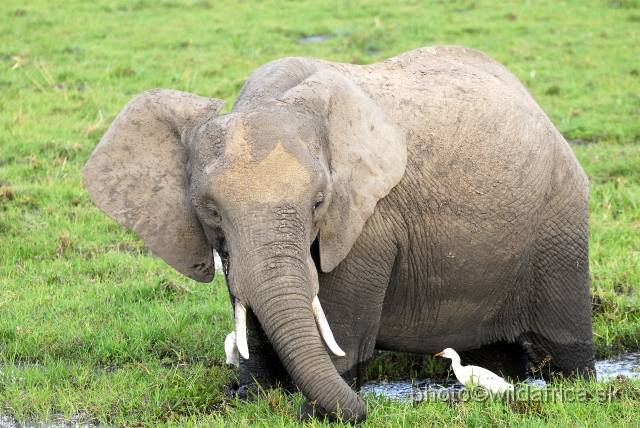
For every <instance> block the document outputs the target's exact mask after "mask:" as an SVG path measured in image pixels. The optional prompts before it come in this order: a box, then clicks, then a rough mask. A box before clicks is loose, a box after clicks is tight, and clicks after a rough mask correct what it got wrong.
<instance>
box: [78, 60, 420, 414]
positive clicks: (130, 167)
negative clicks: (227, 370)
mask: <svg viewBox="0 0 640 428" xmlns="http://www.w3.org/2000/svg"><path fill="white" fill-rule="evenodd" d="M223 104H224V102H223V101H221V100H217V99H210V98H204V97H200V96H196V95H192V94H187V93H183V92H178V91H173V90H158V89H155V90H150V91H147V92H145V93H143V94H141V95H139V96H137V97H136V98H135V99H133V100H132V101H131V102H129V103H128V104H127V105H126V107H125V108H124V109H123V110H122V112H121V113H120V114H119V115H118V116H117V118H116V119H115V121H114V122H113V123H112V124H111V126H110V127H109V129H108V130H107V132H106V134H105V135H104V137H103V138H102V140H101V141H100V144H99V145H98V147H97V148H96V149H95V151H94V153H93V154H92V156H91V158H90V159H89V161H88V162H87V164H86V165H85V167H84V170H83V178H84V183H85V185H86V187H87V188H88V190H89V192H90V194H91V197H92V199H93V201H94V203H95V204H96V205H97V206H98V207H99V208H100V209H101V210H103V211H104V212H105V213H106V214H108V215H109V216H111V217H112V218H113V219H115V220H117V221H118V222H120V223H121V224H123V225H125V226H127V227H129V228H131V229H133V231H134V232H135V233H136V234H138V236H140V237H141V238H142V239H143V240H144V241H145V242H146V243H147V245H148V246H149V248H150V249H151V250H152V251H153V252H154V253H156V254H157V255H158V256H160V257H161V258H162V259H164V260H165V261H166V262H167V263H168V264H170V265H171V266H173V267H174V268H175V269H177V270H178V271H180V272H181V273H183V274H184V275H186V276H188V277H190V278H193V279H195V280H197V281H201V282H209V281H211V280H212V279H213V276H214V266H213V258H212V248H213V249H215V250H216V251H218V252H219V253H220V254H221V255H222V256H223V258H224V259H228V261H229V262H228V263H229V264H228V272H227V279H228V286H229V290H230V293H231V295H232V298H233V299H234V300H235V309H236V340H237V343H238V348H239V349H240V352H241V354H245V355H243V357H245V358H247V357H248V358H250V356H249V355H246V353H247V348H246V336H245V334H244V330H243V329H244V327H243V325H242V324H243V316H244V310H245V308H247V309H250V310H252V311H253V312H254V313H255V315H256V316H257V318H258V320H259V321H260V323H261V325H262V327H263V329H264V331H265V333H266V334H267V337H268V338H269V340H270V342H271V343H272V344H273V346H274V348H275V350H276V351H277V353H278V356H279V357H280V359H281V361H282V362H283V364H284V366H285V368H286V369H287V371H288V372H289V374H290V375H291V377H292V379H293V380H294V381H295V382H296V384H297V385H298V387H299V388H300V390H301V391H302V392H303V394H305V396H306V397H307V398H308V399H310V400H316V401H317V403H318V404H319V405H320V406H321V407H322V408H324V409H326V411H327V412H329V413H331V414H337V415H341V416H342V417H343V418H346V419H354V418H363V417H365V415H366V407H365V405H364V402H363V401H362V400H361V399H360V398H359V397H358V396H357V395H356V394H355V393H354V392H353V391H352V390H351V388H350V387H349V386H348V385H347V384H346V383H345V382H344V381H343V380H342V379H341V377H340V376H339V374H338V373H337V371H336V370H335V368H334V367H333V365H332V363H331V360H330V358H329V355H328V353H327V351H326V348H325V346H324V344H323V341H322V339H321V334H319V332H318V328H320V330H321V331H323V332H324V337H325V341H326V342H327V344H328V345H329V346H330V348H331V349H332V350H333V351H334V352H335V353H338V354H339V353H340V349H339V347H338V346H337V345H336V344H335V342H333V343H331V342H332V336H331V332H330V330H329V328H328V325H327V324H326V322H325V323H322V322H321V319H322V318H323V317H324V315H323V314H322V309H321V308H320V306H319V303H318V299H317V293H318V287H319V284H318V269H321V270H322V271H323V272H329V271H331V270H332V269H334V268H335V267H336V265H338V264H339V263H340V262H341V261H342V260H343V259H344V258H345V257H346V256H347V254H348V253H349V251H350V249H351V247H352V245H353V244H354V242H355V241H356V239H357V238H358V235H359V234H360V232H361V230H362V228H363V225H364V223H365V222H366V220H367V219H368V218H369V216H370V215H371V214H372V213H373V211H374V208H375V206H376V203H377V202H378V200H379V199H381V198H383V197H385V196H386V195H387V194H388V193H389V192H390V190H391V189H392V188H393V187H394V186H395V185H396V184H397V183H398V182H399V181H400V179H401V178H402V176H403V174H404V170H405V166H406V158H407V149H406V141H405V135H404V132H403V131H402V130H401V129H400V128H399V127H398V126H397V125H396V124H395V123H394V122H393V120H392V119H391V118H390V117H388V116H387V115H386V114H385V113H384V112H383V111H382V110H381V109H380V108H379V107H378V106H377V105H376V104H375V103H374V102H373V101H372V100H371V99H370V98H369V97H367V96H366V95H365V94H364V92H363V91H362V90H361V89H359V87H358V86H356V85H355V84H354V83H352V82H351V81H349V80H348V79H346V78H345V77H344V76H342V75H341V74H339V73H336V72H333V71H326V70H319V69H317V68H316V65H315V64H314V63H313V62H312V61H311V60H306V59H296V58H289V59H285V60H280V61H276V62H273V63H270V64H267V65H265V66H263V67H261V68H260V69H258V70H257V71H256V72H255V73H253V74H252V76H251V77H250V79H249V80H248V81H247V83H246V85H245V86H244V88H243V90H242V92H241V93H240V95H239V96H238V99H237V101H236V103H235V105H234V107H233V109H232V111H231V112H230V113H227V114H223V115H220V114H219V111H220V109H221V108H222V106H223ZM316 239H317V241H318V246H319V266H317V265H316V263H317V262H316V261H314V260H313V258H312V256H311V252H310V247H311V244H312V243H313V242H314V240H316ZM314 302H315V303H314ZM314 312H315V315H316V316H315V318H316V319H319V321H318V325H319V327H318V326H317V325H316V319H314Z"/></svg>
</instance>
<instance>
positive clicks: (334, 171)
mask: <svg viewBox="0 0 640 428" xmlns="http://www.w3.org/2000/svg"><path fill="white" fill-rule="evenodd" d="M281 100H282V101H285V102H289V103H293V104H297V105H305V106H307V108H309V109H311V110H313V111H315V112H316V113H318V112H320V114H322V115H324V117H325V118H326V123H327V129H328V136H327V145H328V149H329V152H330V158H331V160H330V168H331V182H332V187H333V192H332V198H331V201H330V205H329V207H328V208H327V212H326V213H325V215H324V216H323V218H322V220H321V224H320V230H319V235H318V236H319V239H318V240H319V247H320V267H321V269H322V271H323V272H330V271H331V270H333V269H334V268H335V267H336V266H337V265H338V263H340V262H341V261H342V260H343V259H344V258H345V257H346V256H347V254H348V253H349V251H350V250H351V247H352V246H353V244H354V243H355V241H356V239H358V236H359V235H360V232H362V228H363V226H364V224H365V222H366V221H367V219H368V218H369V217H370V216H371V214H373V211H374V209H375V206H376V204H377V202H378V200H380V199H381V198H384V197H385V196H386V195H387V194H389V192H390V191H391V189H392V188H393V187H394V186H395V185H396V184H398V182H400V180H401V179H402V177H403V176H404V171H405V167H406V165H407V143H406V136H405V133H404V131H403V130H402V129H400V127H398V125H396V123H395V122H394V121H393V119H391V118H390V117H389V116H387V115H386V114H385V113H384V112H383V111H382V110H381V109H380V107H378V106H377V105H376V103H374V102H373V100H372V99H371V98H369V97H368V96H367V95H366V94H365V93H364V92H362V90H361V89H360V88H358V86H356V85H355V84H354V83H352V82H351V81H349V80H348V79H347V78H346V77H344V76H343V75H341V74H339V73H336V72H331V71H320V72H317V73H315V74H313V75H312V76H310V77H309V78H307V79H306V80H305V81H304V82H302V83H301V84H300V85H298V86H296V87H294V88H293V89H291V90H289V91H288V92H286V93H285V94H284V95H283V97H282V98H281Z"/></svg>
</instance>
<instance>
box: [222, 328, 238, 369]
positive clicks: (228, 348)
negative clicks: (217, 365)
mask: <svg viewBox="0 0 640 428" xmlns="http://www.w3.org/2000/svg"><path fill="white" fill-rule="evenodd" d="M224 352H225V353H226V354H227V364H233V365H234V366H239V365H240V356H239V354H238V346H237V345H236V332H235V331H232V332H231V333H229V334H228V335H227V338H226V339H225V340H224Z"/></svg>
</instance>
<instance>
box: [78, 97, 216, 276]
mask: <svg viewBox="0 0 640 428" xmlns="http://www.w3.org/2000/svg"><path fill="white" fill-rule="evenodd" d="M223 105H224V101H222V100H218V99H212V98H204V97H199V96H197V95H193V94H188V93H185V92H179V91H172V90H160V89H152V90H150V91H147V92H144V93H142V94H140V95H138V96H137V97H136V98H134V99H133V100H132V101H130V102H129V103H128V104H127V105H126V106H125V108H124V109H123V110H122V112H120V114H119V115H118V116H117V117H116V119H115V120H114V122H113V123H112V124H111V126H110V127H109V129H108V130H107V132H106V133H105V135H104V136H103V137H102V140H100V143H99V144H98V146H97V147H96V149H95V150H94V152H93V154H92V155H91V157H90V158H89V161H88V162H87V163H86V165H85V166H84V168H83V170H82V177H83V181H84V185H85V186H86V188H87V189H88V190H89V193H90V194H91V199H92V200H93V202H94V203H95V204H96V205H97V206H98V208H100V209H101V210H102V211H104V212H105V213H106V214H107V215H109V216H110V217H111V218H113V219H114V220H116V221H117V222H119V223H120V224H122V225H124V226H126V227H128V228H131V229H132V230H133V231H134V232H135V233H136V234H137V235H138V236H139V237H140V238H142V240H144V241H145V243H146V244H147V245H148V246H149V248H150V249H151V251H153V252H154V253H155V254H157V255H158V256H160V257H161V258H162V259H163V260H164V261H166V262H167V263H168V264H170V265H171V266H173V267H174V268H175V269H176V270H178V271H179V272H181V273H183V274H184V275H186V276H188V277H189V278H193V279H195V280H196V281H201V282H209V281H211V280H212V279H213V276H214V273H215V268H214V262H213V255H212V250H211V246H210V244H209V243H208V242H207V239H206V236H205V233H204V230H203V228H202V225H201V224H200V222H199V221H198V220H197V219H196V217H195V215H194V213H193V210H192V208H191V203H190V198H189V191H188V190H189V174H188V170H187V165H188V162H189V156H188V152H187V148H186V147H185V143H186V140H187V139H188V138H189V134H190V132H191V131H192V130H193V129H194V127H196V126H197V125H198V124H199V123H201V122H202V121H203V120H205V119H206V118H210V117H215V116H216V115H217V114H218V112H219V111H220V109H221V108H222V106H223Z"/></svg>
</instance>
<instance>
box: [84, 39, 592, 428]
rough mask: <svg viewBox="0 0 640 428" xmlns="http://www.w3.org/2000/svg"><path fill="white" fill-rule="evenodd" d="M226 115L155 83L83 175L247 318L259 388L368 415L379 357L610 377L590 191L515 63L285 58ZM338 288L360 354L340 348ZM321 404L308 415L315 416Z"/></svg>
mask: <svg viewBox="0 0 640 428" xmlns="http://www.w3.org/2000/svg"><path fill="white" fill-rule="evenodd" d="M222 105H223V102H222V101H220V100H215V99H209V98H203V97H199V96H196V95H191V94H186V93H182V92H178V91H169V90H151V91H147V92H145V93H143V94H141V95H139V96H138V97H136V98H135V99H134V100H133V101H131V102H130V103H129V104H128V105H127V106H126V107H125V108H124V110H123V111H122V112H121V113H120V115H119V116H118V117H117V118H116V120H115V121H114V123H113V124H112V125H111V127H110V128H109V130H108V131H107V133H106V134H105V136H104V137H103V139H102V141H101V142H100V144H99V145H98V147H97V148H96V150H95V152H94V153H93V155H92V157H91V159H90V160H89V161H88V163H87V164H86V166H85V168H84V181H85V184H86V186H87V188H88V189H89V191H90V193H91V196H92V198H93V200H94V202H95V203H96V204H97V205H98V207H100V208H101V209H102V210H103V211H105V212H106V213H107V214H108V215H110V216H111V217H113V218H114V219H116V220H117V221H119V222H120V223H122V224H124V225H125V226H127V227H130V228H132V229H133V230H134V231H135V232H136V233H137V234H138V235H139V236H140V237H141V238H142V239H144V240H145V241H146V243H147V245H149V247H150V248H151V249H152V250H153V251H154V252H155V253H156V254H158V255H159V256H160V257H162V258H163V259H164V260H165V261H167V262H168V263H169V264H170V265H172V266H173V267H175V268H176V269H178V270H179V271H180V272H182V273H183V274H185V275H187V276H189V277H191V278H194V279H196V280H198V281H204V282H207V281H210V280H211V279H212V278H213V275H214V267H213V260H212V256H211V248H214V249H215V250H216V251H217V252H218V253H219V254H220V255H221V256H222V258H223V260H224V267H225V273H226V278H227V282H228V286H229V291H230V293H231V299H232V302H235V301H236V300H239V301H240V302H242V303H243V304H244V306H246V307H247V308H248V329H249V353H250V358H249V360H245V359H244V358H242V359H241V365H240V372H241V381H242V383H245V384H248V383H250V382H251V381H252V380H253V379H254V378H255V379H256V380H257V381H258V382H259V383H261V384H262V385H263V386H269V385H273V384H275V383H276V382H281V383H283V384H287V382H289V381H292V382H293V383H294V384H295V385H296V386H297V387H298V388H299V389H300V390H301V391H302V392H303V394H304V395H305V396H306V397H307V398H308V399H309V400H310V402H315V403H316V409H315V411H317V412H321V413H324V412H326V413H328V414H329V416H330V417H331V418H335V417H336V416H338V415H339V416H341V417H343V418H345V419H349V420H364V418H365V417H366V406H365V404H364V402H363V401H362V400H361V399H360V398H359V397H358V395H357V394H356V393H355V392H354V391H353V390H352V389H351V387H350V385H352V384H356V385H357V384H358V382H359V380H360V379H361V378H362V373H363V370H364V367H365V366H366V363H367V362H368V360H369V359H370V357H371V355H372V352H373V350H374V349H375V348H377V349H386V350H396V351H406V352H413V353H421V354H428V353H435V352H438V351H441V350H442V349H444V348H447V347H451V348H453V349H455V350H457V351H459V352H461V355H462V356H463V359H466V361H467V362H480V363H481V365H483V366H484V367H487V368H489V369H491V370H494V371H501V372H502V373H503V374H508V375H511V376H524V374H525V370H526V362H527V360H528V361H530V362H531V363H533V364H535V365H538V364H543V362H544V361H545V359H546V358H547V357H550V358H551V359H550V360H549V362H548V363H546V365H545V367H547V368H548V369H549V370H550V371H551V372H558V373H560V372H561V373H562V374H564V375H573V374H576V373H577V374H579V375H580V376H587V374H588V373H589V371H591V372H593V370H594V351H593V337H592V330H591V313H590V300H589V265H588V245H587V226H588V190H589V189H588V181H587V178H586V176H585V174H584V172H583V171H582V169H581V167H580V165H579V164H578V162H577V160H576V158H575V157H574V155H573V154H572V151H571V149H570V148H569V146H568V145H567V143H566V141H565V140H564V138H563V137H562V136H561V135H560V134H559V133H558V131H557V130H556V129H555V128H554V126H553V125H552V124H551V122H550V121H549V119H548V118H547V117H546V116H545V114H544V113H543V112H542V111H541V109H540V108H539V107H538V105H537V104H536V103H535V102H534V101H533V99H532V98H531V97H530V95H529V94H528V93H527V91H526V90H525V88H524V87H523V86H522V85H521V84H520V83H519V82H518V81H517V80H516V79H515V77H514V76H513V75H511V74H510V73H509V72H508V71H507V70H506V69H505V68H504V67H502V66H501V65H500V64H498V63H496V62H495V61H493V60H492V59H490V58H488V57H487V56H485V55H483V54H481V53H479V52H477V51H474V50H471V49H464V48H460V47H428V48H423V49H418V50H415V51H412V52H408V53H406V54H403V55H400V56H398V57H395V58H392V59H390V60H387V61H384V62H381V63H378V64H374V65H371V66H355V65H344V64H334V63H328V62H324V61H319V60H314V59H310V58H285V59H282V60H279V61H275V62H272V63H269V64H266V65H264V66H263V67H260V68H259V69H258V70H256V71H255V72H254V73H253V74H252V75H251V77H250V78H249V80H248V81H247V83H246V85H245V86H244V88H243V89H242V92H241V93H240V95H239V96H238V99H237V101H236V103H235V105H234V107H233V110H232V111H231V112H230V113H228V114H223V115H219V114H218V112H219V110H220V108H221V107H222ZM316 294H318V296H319V299H320V302H321V304H322V306H323V308H324V312H325V314H326V316H327V319H328V320H329V324H330V326H331V329H332V331H333V334H334V336H335V338H336V341H337V343H338V344H339V345H340V347H341V348H342V349H343V350H344V351H345V352H346V356H345V357H336V356H333V355H330V353H329V352H328V349H327V348H326V346H325V344H324V342H323V339H322V337H321V336H320V335H319V334H318V330H317V327H316V323H315V321H314V318H313V314H312V310H311V301H312V299H313V297H314V296H315V295H316ZM311 411H313V408H312V407H311V406H310V405H306V406H304V407H303V409H302V412H303V416H304V415H305V414H307V413H309V412H311Z"/></svg>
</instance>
